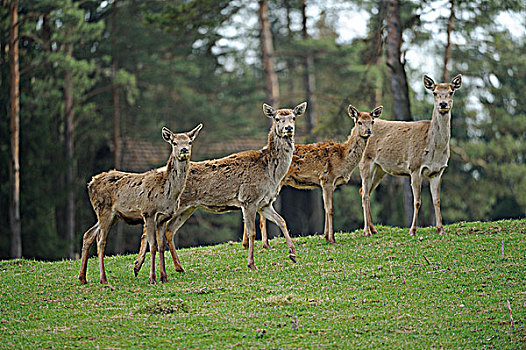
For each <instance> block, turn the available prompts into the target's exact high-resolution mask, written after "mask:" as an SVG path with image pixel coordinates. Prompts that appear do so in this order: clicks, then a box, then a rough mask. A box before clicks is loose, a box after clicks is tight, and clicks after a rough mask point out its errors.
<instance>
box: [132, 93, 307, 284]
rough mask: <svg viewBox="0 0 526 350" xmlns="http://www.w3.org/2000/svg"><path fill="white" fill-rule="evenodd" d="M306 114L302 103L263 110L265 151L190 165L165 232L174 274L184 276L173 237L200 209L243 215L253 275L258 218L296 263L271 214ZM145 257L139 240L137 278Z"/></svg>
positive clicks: (280, 222) (279, 222) (276, 216)
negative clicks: (271, 229)
mask: <svg viewBox="0 0 526 350" xmlns="http://www.w3.org/2000/svg"><path fill="white" fill-rule="evenodd" d="M306 108H307V103H306V102H303V103H302V104H300V105H298V106H296V107H295V108H294V109H278V110H275V109H274V108H273V107H271V106H269V105H267V104H263V113H264V114H265V115H266V116H267V117H268V118H270V119H271V120H272V125H271V127H270V132H269V134H268V143H267V145H266V146H265V147H264V148H263V149H261V150H258V151H255V150H251V151H244V152H239V153H235V154H232V155H230V156H227V157H224V158H220V159H214V160H205V161H202V162H191V163H190V171H189V174H188V178H187V180H186V187H185V189H184V190H183V193H182V195H181V198H180V204H179V209H178V210H177V212H176V213H175V214H174V216H173V218H172V219H171V220H170V221H169V222H168V223H167V224H166V226H165V227H163V228H164V229H165V232H164V234H165V237H166V241H167V243H168V247H169V249H170V253H171V254H172V259H173V262H174V265H175V270H176V271H178V272H182V271H184V270H183V267H182V266H181V263H180V261H179V258H178V256H177V252H176V251H175V246H174V243H173V236H174V234H175V233H177V231H178V230H179V228H180V227H181V226H182V225H183V224H184V223H185V222H186V220H188V218H189V217H190V216H191V215H192V213H193V212H194V211H195V210H196V209H198V208H201V209H205V210H207V211H210V212H213V213H224V212H227V211H231V210H235V209H241V211H242V212H243V220H244V223H245V226H246V228H247V231H248V237H249V247H248V267H250V268H251V269H257V268H256V265H255V263H254V239H255V237H256V226H255V219H256V213H259V214H260V215H262V216H264V217H265V218H266V219H268V220H270V221H272V222H274V223H275V224H277V225H278V226H279V227H280V229H281V232H282V233H283V235H284V236H285V239H286V241H287V245H288V248H289V258H290V259H291V260H292V261H294V262H296V249H295V247H294V244H293V243H292V239H291V238H290V235H289V232H288V229H287V225H286V223H285V220H283V218H282V217H281V216H280V215H279V214H278V213H277V212H276V211H275V210H274V208H273V207H272V203H273V202H274V200H275V199H276V197H277V195H278V193H279V190H280V188H281V186H280V183H281V180H283V177H284V176H285V174H286V173H287V171H288V170H289V167H290V164H291V162H292V155H293V152H294V132H295V120H296V117H299V116H301V115H302V114H303V113H305V110H306ZM159 250H160V251H159V255H160V256H163V254H164V247H163V245H160V246H159ZM145 254H146V240H145V236H144V235H143V237H142V239H141V248H140V251H139V256H138V258H137V260H136V261H135V267H134V272H135V275H137V274H138V272H139V270H140V269H141V266H142V264H143V263H144V257H145Z"/></svg>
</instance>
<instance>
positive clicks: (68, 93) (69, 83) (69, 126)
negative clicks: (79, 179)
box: [64, 47, 76, 259]
mask: <svg viewBox="0 0 526 350" xmlns="http://www.w3.org/2000/svg"><path fill="white" fill-rule="evenodd" d="M72 53H73V49H72V48H71V47H69V48H68V56H70V57H71V56H72ZM74 115H75V111H74V108H73V72H72V71H71V70H70V69H67V70H66V72H65V73H64V117H65V130H64V142H65V146H66V150H65V151H66V162H67V170H66V188H67V191H68V195H67V199H66V239H67V242H68V257H69V258H70V259H73V258H74V257H75V244H74V243H75V176H76V174H75V173H76V171H75V169H76V166H75V143H74V132H75V124H74V120H73V118H74Z"/></svg>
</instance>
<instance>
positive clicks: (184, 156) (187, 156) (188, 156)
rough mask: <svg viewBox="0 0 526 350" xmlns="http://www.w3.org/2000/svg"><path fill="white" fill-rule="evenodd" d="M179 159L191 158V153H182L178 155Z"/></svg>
mask: <svg viewBox="0 0 526 350" xmlns="http://www.w3.org/2000/svg"><path fill="white" fill-rule="evenodd" d="M177 159H179V160H188V159H190V153H182V154H179V155H178V156H177Z"/></svg>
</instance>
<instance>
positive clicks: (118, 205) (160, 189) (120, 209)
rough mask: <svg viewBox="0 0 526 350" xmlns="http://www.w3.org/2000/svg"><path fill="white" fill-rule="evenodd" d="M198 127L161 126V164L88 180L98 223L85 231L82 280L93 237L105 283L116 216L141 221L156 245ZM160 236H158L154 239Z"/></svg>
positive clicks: (183, 176)
mask: <svg viewBox="0 0 526 350" xmlns="http://www.w3.org/2000/svg"><path fill="white" fill-rule="evenodd" d="M201 127H202V125H199V126H197V127H196V128H195V129H194V130H192V131H190V132H189V133H185V134H173V133H172V132H171V131H169V130H168V129H166V128H163V137H164V138H165V141H167V142H169V143H170V144H171V145H172V152H171V154H170V157H169V158H168V163H167V165H166V167H164V168H160V169H155V170H150V171H148V172H145V173H139V174H137V173H128V172H122V171H117V170H110V171H108V172H104V173H101V174H98V175H96V176H94V177H93V178H92V180H91V181H90V183H89V184H88V192H89V197H90V201H91V205H92V206H93V210H94V211H95V213H96V214H97V223H96V224H95V225H94V226H93V227H91V228H90V229H89V230H88V231H86V233H85V234H84V238H83V242H82V260H81V268H80V273H79V279H80V281H81V282H82V283H86V268H87V262H88V254H89V250H90V248H91V245H92V244H93V242H94V241H95V238H97V253H98V257H99V269H100V282H101V283H107V279H106V272H105V269H104V248H105V246H106V237H107V234H108V231H109V229H110V227H111V226H112V225H113V224H114V223H115V222H117V220H119V219H122V220H124V221H125V222H127V223H131V224H138V223H144V231H145V233H146V236H147V238H148V241H149V243H150V245H151V246H152V247H155V246H156V244H157V242H156V239H155V237H154V233H155V227H156V226H159V225H160V224H161V223H163V222H164V221H166V220H168V219H169V218H170V217H171V216H172V215H173V213H174V211H175V210H176V209H177V201H178V200H179V197H180V195H181V192H182V190H183V187H184V183H185V180H186V176H187V173H188V168H189V167H188V163H189V159H190V154H191V153H190V151H191V146H190V145H191V142H192V140H193V139H194V138H195V137H196V136H197V133H198V132H199V130H200V129H201ZM159 238H160V237H157V241H159ZM152 256H154V254H152ZM152 260H153V258H152ZM163 264H164V259H163V258H162V257H161V266H162V265H163ZM154 267H155V265H154V264H152V266H151V270H150V283H155V270H154ZM161 270H162V267H161ZM165 279H166V275H164V276H163V275H162V274H161V280H163V281H164V280H165Z"/></svg>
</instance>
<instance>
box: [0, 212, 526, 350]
mask: <svg viewBox="0 0 526 350" xmlns="http://www.w3.org/2000/svg"><path fill="white" fill-rule="evenodd" d="M378 228H379V234H378V235H375V236H373V237H364V236H362V234H361V232H358V231H357V232H353V233H342V234H337V235H336V239H337V241H338V244H337V245H329V244H327V243H325V241H324V240H323V237H321V236H311V237H302V238H295V239H294V243H295V244H296V249H297V253H298V263H297V264H293V263H292V262H291V261H290V260H289V259H288V258H287V249H286V245H285V242H284V239H282V238H280V239H275V240H273V241H271V246H272V249H271V250H270V251H265V250H263V249H262V248H261V244H260V242H257V248H256V254H255V257H256V264H257V265H258V267H259V270H258V271H249V269H248V268H247V267H246V256H247V253H246V251H245V250H244V249H243V248H242V247H241V244H240V243H239V242H233V243H227V244H222V245H217V246H213V247H204V248H196V249H185V250H181V251H180V254H179V256H180V258H181V261H182V263H183V266H184V267H185V268H186V272H185V273H184V274H176V273H175V272H174V269H173V266H172V265H171V259H170V260H168V261H170V265H168V274H169V276H168V278H169V282H168V283H166V284H158V285H155V286H149V285H148V269H149V265H148V264H147V263H146V264H145V265H144V267H143V270H142V271H141V272H140V274H139V277H137V278H135V277H134V275H133V261H134V259H135V256H131V255H129V256H116V257H110V258H107V259H106V268H107V270H106V271H107V274H108V280H109V282H110V284H111V286H102V285H100V284H99V283H98V266H97V261H96V259H95V258H93V259H90V261H89V265H88V281H89V284H87V285H80V283H79V282H78V280H77V274H78V269H79V265H80V262H79V261H60V262H39V261H31V260H12V261H1V262H0V301H1V311H0V315H1V316H0V318H1V324H0V338H1V341H0V347H3V348H9V349H14V348H51V347H79V348H94V347H97V346H99V347H101V348H129V347H140V346H144V347H162V348H166V347H167V346H172V347H177V348H205V347H208V348H209V347H213V348H220V349H222V348H231V347H238V348H295V349H297V348H316V347H325V348H336V347H352V348H377V347H382V348H383V347H386V348H401V347H403V348H439V347H444V348H452V347H453V348H477V349H478V348H482V347H495V348H498V349H502V348H524V347H526V239H525V233H526V220H512V221H498V222H488V223H480V222H475V223H458V224H454V225H450V226H447V227H446V232H447V235H445V236H439V235H437V234H436V233H435V231H434V230H433V229H427V228H424V229H420V230H419V233H418V236H416V237H410V236H409V235H408V229H399V228H390V227H381V226H380V227H378ZM79 244H80V243H79ZM502 245H503V246H504V258H503V257H502ZM147 261H149V260H148V259H147ZM508 301H509V303H510V307H511V310H512V317H513V319H514V324H513V325H512V324H511V318H510V313H509V310H508Z"/></svg>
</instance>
